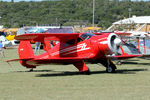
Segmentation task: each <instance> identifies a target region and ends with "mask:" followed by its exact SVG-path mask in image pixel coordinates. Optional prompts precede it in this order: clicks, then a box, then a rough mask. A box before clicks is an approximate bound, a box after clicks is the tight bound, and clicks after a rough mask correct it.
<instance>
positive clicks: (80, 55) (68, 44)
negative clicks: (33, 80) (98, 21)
mask: <svg viewBox="0 0 150 100" xmlns="http://www.w3.org/2000/svg"><path fill="white" fill-rule="evenodd" d="M15 39H17V40H20V44H19V48H18V53H19V57H20V58H19V59H13V60H8V61H7V62H10V61H20V63H21V64H22V65H23V66H24V67H26V68H31V69H33V68H36V67H37V66H39V65H43V64H52V63H57V64H58V63H59V64H73V65H74V66H75V67H76V68H77V69H78V70H79V72H82V73H85V74H89V73H90V71H89V68H88V67H87V66H86V64H85V62H84V61H89V62H92V63H101V64H102V65H104V67H106V72H109V73H113V72H115V71H116V65H115V64H114V63H113V62H112V61H111V59H126V58H132V57H137V56H142V55H141V54H137V55H121V56H120V55H116V54H117V53H118V50H119V48H120V45H121V44H122V41H121V39H120V38H119V37H118V36H117V35H116V34H114V33H108V34H101V35H95V34H92V33H71V34H69V33H46V34H43V33H36V34H35V33H33V34H23V35H18V36H16V37H15ZM31 40H34V41H39V42H44V41H51V40H57V41H59V43H58V44H57V45H56V46H54V47H53V48H51V49H47V50H46V52H45V53H43V54H41V55H37V56H35V55H34V52H33V50H32V47H31V44H30V41H31Z"/></svg>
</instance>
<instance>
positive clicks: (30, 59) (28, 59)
mask: <svg viewBox="0 0 150 100" xmlns="http://www.w3.org/2000/svg"><path fill="white" fill-rule="evenodd" d="M32 59H33V58H24V59H12V60H7V61H5V62H13V61H25V60H32Z"/></svg>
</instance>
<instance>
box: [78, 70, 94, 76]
mask: <svg viewBox="0 0 150 100" xmlns="http://www.w3.org/2000/svg"><path fill="white" fill-rule="evenodd" d="M80 74H83V75H90V74H91V72H90V70H89V69H88V70H87V71H83V72H80Z"/></svg>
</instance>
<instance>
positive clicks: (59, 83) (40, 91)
mask: <svg viewBox="0 0 150 100" xmlns="http://www.w3.org/2000/svg"><path fill="white" fill-rule="evenodd" d="M5 54H6V56H7V57H6V58H4V59H3V58H1V56H0V100H150V61H149V60H143V59H131V60H127V61H125V62H124V64H123V65H118V69H117V73H115V74H108V73H105V68H104V67H102V66H101V65H96V64H88V66H89V68H90V70H91V72H92V74H91V75H79V74H78V73H77V72H78V71H77V69H76V68H75V67H73V65H45V66H40V67H38V68H37V69H35V71H34V72H28V70H29V69H26V68H24V67H22V66H21V65H20V64H19V62H12V63H11V65H12V67H10V66H9V65H8V64H7V63H6V62H3V61H5V60H8V59H13V58H18V56H17V49H6V50H5Z"/></svg>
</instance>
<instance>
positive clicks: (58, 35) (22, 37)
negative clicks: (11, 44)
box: [15, 33, 81, 42]
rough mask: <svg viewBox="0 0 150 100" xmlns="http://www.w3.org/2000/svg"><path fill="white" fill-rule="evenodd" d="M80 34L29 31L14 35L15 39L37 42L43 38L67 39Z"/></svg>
mask: <svg viewBox="0 0 150 100" xmlns="http://www.w3.org/2000/svg"><path fill="white" fill-rule="evenodd" d="M80 34H81V33H32V34H31V33H29V34H22V35H18V36H16V37H15V39H16V40H24V41H30V40H33V41H39V42H43V41H44V40H58V41H68V40H71V39H75V38H78V37H79V35H80Z"/></svg>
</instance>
